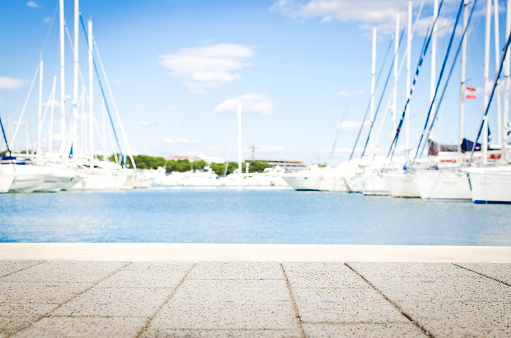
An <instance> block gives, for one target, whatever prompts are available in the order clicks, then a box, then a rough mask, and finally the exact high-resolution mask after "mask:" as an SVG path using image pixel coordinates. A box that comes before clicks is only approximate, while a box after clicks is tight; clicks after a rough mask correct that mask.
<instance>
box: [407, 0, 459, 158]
mask: <svg viewBox="0 0 511 338" xmlns="http://www.w3.org/2000/svg"><path fill="white" fill-rule="evenodd" d="M464 3H465V0H461V1H460V7H459V8H458V14H457V15H456V21H455V22H454V27H453V29H452V33H451V38H450V39H449V44H448V46H447V51H446V52H445V57H444V61H443V62H442V69H441V70H440V75H439V76H438V80H437V83H436V87H435V93H434V95H433V99H432V100H431V103H430V105H429V110H428V114H427V115H426V123H425V124H424V128H423V130H422V134H421V137H420V139H419V144H417V150H416V151H415V157H414V158H413V161H412V164H414V163H415V160H416V159H417V156H418V155H419V149H420V147H421V143H422V140H423V139H424V135H425V134H426V132H427V134H428V137H429V131H427V129H428V124H429V118H430V117H431V111H432V110H433V105H434V104H435V101H436V98H437V94H438V89H439V88H440V83H441V82H442V77H443V76H444V71H445V66H446V65H447V59H448V58H449V54H450V53H451V48H452V43H453V41H454V36H455V35H456V27H458V23H459V21H460V17H461V13H462V12H463V6H464ZM460 46H461V44H460ZM445 85H446V86H447V83H446V84H445ZM431 124H433V121H432V122H431Z"/></svg>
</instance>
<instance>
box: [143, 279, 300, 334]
mask: <svg viewBox="0 0 511 338" xmlns="http://www.w3.org/2000/svg"><path fill="white" fill-rule="evenodd" d="M297 328H298V322H297V320H296V318H295V312H294V309H293V305H292V301H291V297H290V295H289V291H288V289H287V285H286V283H285V281H284V280H185V282H184V283H183V284H182V285H181V286H180V287H179V289H178V290H177V291H176V293H175V294H174V295H173V297H172V298H171V299H170V301H169V302H168V303H167V304H166V305H165V306H163V308H162V309H161V311H160V312H159V313H158V314H157V315H156V317H155V318H154V320H153V321H152V322H151V325H150V329H151V330H160V329H297Z"/></svg>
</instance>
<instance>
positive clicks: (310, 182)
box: [282, 176, 323, 191]
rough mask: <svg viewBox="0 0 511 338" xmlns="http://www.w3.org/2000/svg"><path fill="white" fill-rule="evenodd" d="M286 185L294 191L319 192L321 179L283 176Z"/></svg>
mask: <svg viewBox="0 0 511 338" xmlns="http://www.w3.org/2000/svg"><path fill="white" fill-rule="evenodd" d="M282 178H283V179H284V181H286V183H287V184H288V185H289V186H290V187H291V188H293V189H294V190H296V191H320V190H321V182H322V180H323V177H314V176H312V177H310V176H309V177H307V176H284V177H282Z"/></svg>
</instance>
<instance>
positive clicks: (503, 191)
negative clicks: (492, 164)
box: [468, 168, 511, 204]
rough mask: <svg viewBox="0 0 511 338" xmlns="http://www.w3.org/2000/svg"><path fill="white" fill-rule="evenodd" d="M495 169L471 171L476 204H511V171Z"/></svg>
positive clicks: (471, 182) (471, 184)
mask: <svg viewBox="0 0 511 338" xmlns="http://www.w3.org/2000/svg"><path fill="white" fill-rule="evenodd" d="M495 169H496V170H494V169H493V168H492V169H489V170H484V169H482V170H474V171H472V170H470V171H469V173H468V175H469V180H470V186H471V188H472V201H473V202H474V203H477V204H487V203H511V169H509V168H508V169H507V170H499V169H498V168H495Z"/></svg>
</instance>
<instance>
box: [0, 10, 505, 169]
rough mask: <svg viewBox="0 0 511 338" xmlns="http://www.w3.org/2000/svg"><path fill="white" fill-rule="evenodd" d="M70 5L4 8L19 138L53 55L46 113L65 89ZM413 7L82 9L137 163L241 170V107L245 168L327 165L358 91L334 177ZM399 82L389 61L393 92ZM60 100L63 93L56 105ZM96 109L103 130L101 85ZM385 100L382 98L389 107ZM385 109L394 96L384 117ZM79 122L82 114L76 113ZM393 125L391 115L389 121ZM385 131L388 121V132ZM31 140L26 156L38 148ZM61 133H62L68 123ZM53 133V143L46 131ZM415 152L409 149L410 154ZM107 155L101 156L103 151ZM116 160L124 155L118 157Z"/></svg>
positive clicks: (447, 108)
mask: <svg viewBox="0 0 511 338" xmlns="http://www.w3.org/2000/svg"><path fill="white" fill-rule="evenodd" d="M57 5H58V1H57V0H35V1H21V0H16V1H2V2H1V3H0V36H1V38H0V44H1V46H2V49H3V50H2V53H0V114H1V116H2V119H3V121H4V123H5V124H7V121H8V120H10V121H11V124H10V129H11V130H12V129H13V128H14V123H13V122H14V121H15V120H17V119H18V117H19V115H20V112H21V110H22V107H23V103H24V101H25V98H26V96H27V93H28V90H29V87H30V83H31V80H32V77H33V75H34V72H35V70H36V69H37V67H38V65H39V59H40V55H42V59H43V60H44V62H45V64H44V86H43V100H44V101H46V100H47V99H48V97H49V93H50V90H51V83H52V81H53V76H54V75H57V76H58V75H59V50H58V47H59V41H58V37H59V31H58V10H57ZM419 5H420V1H418V0H417V1H414V10H413V12H414V20H415V15H416V14H417V11H418V7H419ZM500 5H501V7H502V9H501V14H500V27H501V29H500V45H501V46H502V44H503V43H504V39H505V37H504V31H503V30H504V18H505V15H504V9H503V7H504V5H503V3H501V4H500ZM458 6H459V2H458V1H447V2H446V4H445V5H444V8H443V10H442V14H443V16H442V19H441V20H440V22H439V29H440V35H441V36H440V38H439V41H438V56H437V72H439V71H440V66H441V62H442V60H443V56H444V54H445V49H446V46H447V42H448V38H449V35H450V31H451V30H452V23H453V21H454V16H455V14H456V11H457V8H458ZM483 7H484V4H483V1H480V3H479V4H478V11H477V15H476V16H475V17H474V20H473V23H472V27H471V31H470V32H471V33H470V37H469V42H470V45H469V53H468V54H469V58H468V61H467V62H468V66H467V67H468V68H467V72H468V74H467V78H468V81H467V82H468V85H470V86H472V87H475V88H479V89H480V88H481V87H482V80H481V77H482V72H483V68H482V60H483V36H484V17H483V16H482V15H481V11H484V8H483ZM406 8H407V1H399V0H398V1H396V0H393V1H391V0H381V1H379V0H360V1H356V2H354V1H348V0H269V1H235V0H223V1H220V0H174V1H169V0H146V1H135V0H125V1H100V0H82V1H81V2H80V10H81V13H82V16H83V18H84V20H89V19H92V21H93V25H94V27H93V31H94V37H95V40H96V43H97V46H98V48H99V51H100V54H101V57H102V60H103V64H104V66H105V70H106V73H107V75H108V79H109V82H110V84H111V87H112V92H113V95H114V97H115V101H116V103H117V106H118V108H119V113H120V115H121V119H122V123H123V125H124V128H125V130H126V132H127V135H128V140H129V144H130V146H131V148H132V150H133V152H134V153H135V154H147V155H154V156H162V155H207V156H214V157H221V158H229V159H230V160H235V155H236V143H235V140H236V139H235V138H233V137H232V135H233V132H234V131H235V130H234V128H235V123H236V120H235V112H236V107H237V104H236V102H238V101H239V100H241V102H242V111H243V118H242V121H243V126H242V130H243V136H242V138H243V141H242V146H243V156H244V158H245V159H250V157H251V152H250V149H249V147H251V146H252V145H255V147H256V151H255V157H256V158H260V159H288V160H303V161H305V162H308V163H313V162H318V161H321V162H325V161H326V160H327V159H328V157H329V153H330V150H331V148H332V145H333V142H334V139H335V136H336V133H337V128H338V125H339V123H340V122H341V118H342V116H343V113H344V111H345V109H346V105H347V102H348V100H349V95H348V93H349V92H350V91H351V89H352V88H354V90H355V91H354V93H355V94H356V95H354V96H353V97H352V101H351V105H350V109H349V110H348V113H347V115H346V121H347V122H346V123H345V127H344V128H343V130H342V131H341V134H340V137H339V141H338V143H337V151H336V152H335V156H334V157H333V159H332V161H331V164H333V165H335V164H339V163H340V162H342V161H343V160H344V159H345V158H346V154H347V153H349V151H350V150H351V148H352V146H353V142H354V138H355V136H356V132H357V128H356V127H357V126H359V125H360V122H361V120H362V117H363V114H364V112H365V108H366V106H367V104H368V101H369V92H370V71H371V68H370V61H371V50H370V48H369V49H367V51H366V48H367V46H368V41H369V40H370V36H371V34H370V30H371V27H372V26H373V25H376V26H377V27H378V29H379V32H378V40H377V41H378V43H377V55H378V57H377V71H379V69H380V67H381V66H382V61H383V56H384V54H385V51H386V49H387V46H388V44H389V41H390V39H391V38H392V34H393V30H394V25H395V16H396V13H397V12H400V13H402V14H401V28H403V25H404V24H405V22H406ZM55 13H56V15H54V14H55ZM65 13H66V14H65V15H66V23H67V25H68V27H69V31H70V34H71V35H72V34H73V1H70V0H66V1H65ZM431 14H432V1H430V0H427V1H426V2H425V5H424V9H423V12H422V18H421V19H422V20H421V22H420V24H419V25H418V28H417V34H416V35H415V36H414V40H413V44H412V62H411V64H412V74H413V72H415V67H416V65H417V62H418V57H419V52H420V47H421V45H422V41H423V38H424V31H425V29H426V27H427V25H428V22H429V20H430V17H431ZM492 34H493V33H492ZM492 36H493V35H492ZM458 38H459V34H458ZM80 39H81V41H80V69H81V72H82V74H83V76H84V78H85V79H87V62H88V61H87V50H86V49H87V45H86V42H85V37H84V35H83V32H80ZM457 41H458V40H456V41H455V46H457V43H458V42H457ZM392 48H393V47H392ZM365 51H366V53H365V54H364V52H365ZM403 52H404V45H403V48H401V49H400V53H399V58H400V60H401V59H402V58H403ZM493 53H494V47H493V45H492V55H491V60H492V65H491V68H490V70H491V71H490V72H491V74H492V75H491V76H490V78H492V79H493V77H494V75H493V74H494V73H495V65H494V64H493V62H494V61H495V56H494V54H493ZM364 55H365V57H364ZM389 57H390V58H391V57H392V55H391V56H389ZM430 62H431V61H430V60H429V54H428V59H427V60H426V62H425V64H424V67H423V69H422V73H421V76H420V78H419V81H418V84H417V87H416V92H415V94H414V96H413V97H412V103H411V111H412V113H411V119H412V122H411V123H412V126H411V128H410V135H411V143H412V144H417V140H418V136H419V134H420V132H421V130H422V126H423V124H424V121H425V115H426V113H427V109H428V98H429V71H430V70H429V67H430ZM449 67H450V63H449ZM359 68H360V69H361V71H360V76H359V77H358V80H357V72H358V69H359ZM458 68H459V66H457V69H456V72H455V73H454V75H453V78H452V81H451V84H450V86H449V95H448V100H446V101H445V102H444V103H443V109H442V110H441V112H440V114H441V115H440V118H439V120H438V124H437V126H438V128H437V129H436V131H435V138H436V139H437V140H438V141H440V142H446V143H456V141H457V138H458V128H457V124H458V98H459V89H458V88H459V85H458V83H459V71H458ZM387 71H388V62H387V65H386V67H385V68H384V71H383V75H382V77H383V79H382V83H383V80H384V78H385V77H386V75H387ZM405 76H406V72H405V69H404V68H403V71H402V73H401V75H400V79H399V83H398V104H397V107H398V108H397V113H398V115H399V116H400V115H401V112H402V109H403V107H404V101H405ZM355 81H357V83H356V85H355V87H353V86H354V82H355ZM58 83H59V80H58V79H57V84H58ZM390 86H392V82H391V83H390ZM379 88H380V89H381V84H380V87H379ZM37 93H38V81H37V82H36V85H35V87H34V90H33V92H32V95H31V97H30V99H29V103H28V106H27V111H26V115H25V119H24V120H25V121H27V122H28V127H29V129H30V131H29V133H30V135H29V136H30V137H29V142H33V141H34V140H35V133H36V119H37V97H38V96H37ZM59 93H60V89H59V88H58V85H57V97H56V99H57V100H59V97H60V94H59ZM72 93H73V89H72V52H71V48H70V45H69V43H68V42H67V41H66V94H68V95H72ZM388 93H390V91H389V92H388ZM94 97H95V102H96V104H95V106H94V109H95V116H96V119H97V120H98V121H99V123H100V124H101V123H102V122H101V107H100V105H99V98H100V92H99V89H98V86H97V84H95V93H94ZM379 97H380V91H379V90H378V91H377V94H376V102H378V100H379ZM477 97H478V98H477V99H476V100H471V101H468V102H467V118H466V133H467V136H468V137H469V138H473V137H474V136H473V135H475V133H476V131H477V128H478V125H479V121H480V116H481V114H482V100H481V97H482V93H480V92H479V93H478V95H477ZM386 102H387V96H385V98H384V100H383V105H385V103H386ZM85 109H88V108H85ZM66 110H67V111H68V113H67V114H68V115H69V114H70V110H71V107H70V103H68V105H67V106H66ZM382 115H383V111H381V112H380V115H379V116H380V117H381V116H382ZM493 115H495V114H493V113H492V116H493ZM494 120H495V119H494V118H493V117H491V118H490V121H491V123H492V124H494V127H492V130H493V129H495V130H496V124H495V122H494ZM56 123H58V122H56ZM381 124H382V122H381V121H379V120H377V127H379V126H380V125H381ZM99 127H101V125H99ZM24 128H25V127H23V128H21V131H20V133H19V135H18V138H17V140H16V145H15V148H21V147H24V146H25V143H26V139H27V137H26V135H25V132H24ZM46 128H47V126H45V127H44V130H46ZM54 128H55V132H57V133H58V124H55V127H54ZM381 130H382V131H381V134H380V138H379V142H378V146H379V148H381V152H382V153H386V151H387V149H388V146H389V143H390V134H391V128H390V112H389V115H387V119H386V120H385V122H383V126H382V129H381ZM43 133H45V135H46V131H43ZM363 140H364V141H365V138H363ZM44 142H48V139H47V137H46V136H44V137H43V149H45V147H47V145H46V146H45V145H44ZM403 142H404V140H400V145H403V144H404V143H403ZM2 148H4V145H2ZM95 148H96V149H99V148H100V145H99V142H98V141H96V145H95ZM108 148H109V151H111V147H110V146H109V147H108ZM229 149H231V151H230V155H229Z"/></svg>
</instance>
